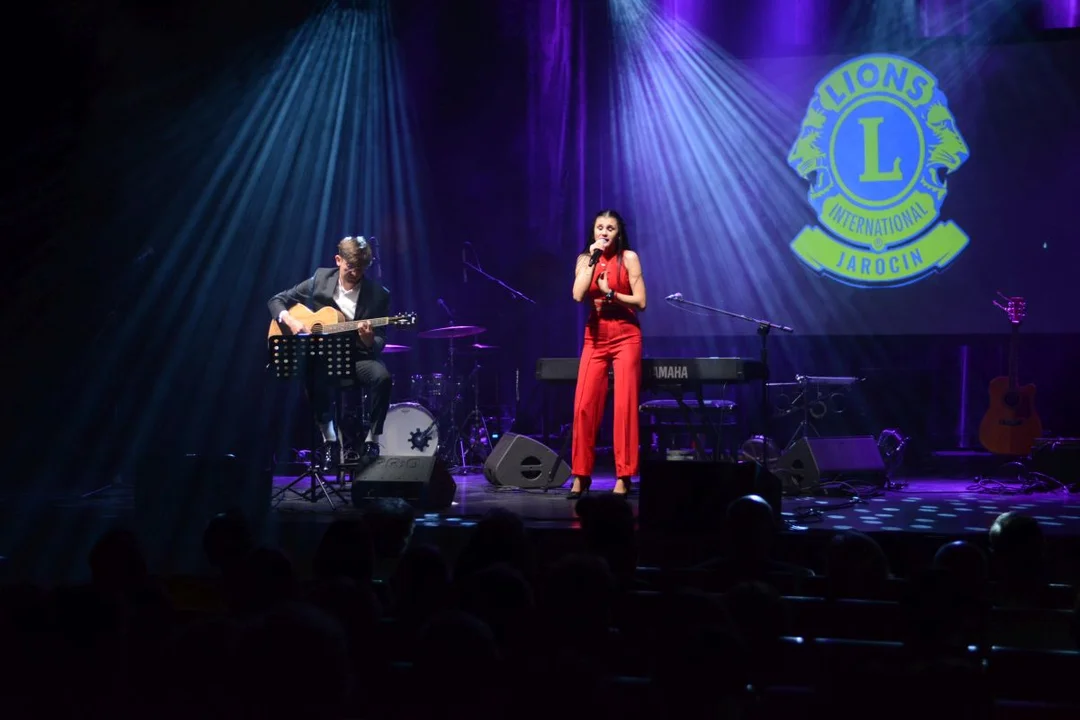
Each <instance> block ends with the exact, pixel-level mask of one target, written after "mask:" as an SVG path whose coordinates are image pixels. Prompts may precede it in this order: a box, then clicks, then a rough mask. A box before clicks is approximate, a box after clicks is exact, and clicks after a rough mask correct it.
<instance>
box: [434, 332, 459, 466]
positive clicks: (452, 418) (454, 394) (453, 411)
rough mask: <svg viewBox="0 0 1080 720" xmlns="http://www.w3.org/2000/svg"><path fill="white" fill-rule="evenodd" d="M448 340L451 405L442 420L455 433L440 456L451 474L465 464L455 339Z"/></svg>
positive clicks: (448, 375) (441, 450)
mask: <svg viewBox="0 0 1080 720" xmlns="http://www.w3.org/2000/svg"><path fill="white" fill-rule="evenodd" d="M447 340H448V341H449V342H450V345H449V352H448V357H447V364H446V368H447V373H446V375H447V389H448V390H449V392H450V403H449V405H448V406H447V407H446V408H445V409H444V410H443V414H442V418H441V419H442V420H443V421H445V422H446V424H448V425H449V426H450V427H451V428H452V429H453V432H451V433H450V435H449V436H448V437H447V438H446V439H445V440H443V441H442V443H441V444H442V447H441V448H440V450H439V455H440V457H442V459H443V461H444V462H446V464H447V465H449V466H450V467H451V472H454V471H456V470H458V469H460V468H462V467H463V466H464V464H465V463H464V458H463V457H462V453H461V449H460V448H459V447H458V445H459V442H458V440H459V438H460V437H461V434H460V432H459V431H458V423H457V408H458V390H457V387H456V385H457V377H456V375H455V369H456V367H457V361H456V360H455V350H454V338H447Z"/></svg>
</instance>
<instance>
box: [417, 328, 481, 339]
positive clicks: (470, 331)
mask: <svg viewBox="0 0 1080 720" xmlns="http://www.w3.org/2000/svg"><path fill="white" fill-rule="evenodd" d="M482 332H487V328H482V327H480V326H479V325H447V326H446V327H441V328H433V329H431V330H424V331H423V332H418V333H416V336H417V337H422V338H429V339H435V340H441V339H445V338H463V337H472V336H473V335H479V334H480V333H482Z"/></svg>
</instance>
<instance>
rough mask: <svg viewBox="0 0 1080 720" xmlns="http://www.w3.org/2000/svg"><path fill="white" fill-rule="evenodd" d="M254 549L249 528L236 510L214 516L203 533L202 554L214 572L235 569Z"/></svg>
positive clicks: (242, 516)
mask: <svg viewBox="0 0 1080 720" xmlns="http://www.w3.org/2000/svg"><path fill="white" fill-rule="evenodd" d="M254 547H255V541H254V539H253V538H252V533H251V528H250V527H249V526H248V522H247V519H246V518H245V517H244V515H243V513H241V512H240V511H238V510H228V511H226V512H223V513H219V514H218V515H215V516H214V517H213V518H212V519H211V520H210V522H209V523H208V524H207V526H206V530H205V531H204V532H203V552H204V553H205V554H206V560H207V562H209V563H210V565H211V567H213V568H214V569H216V570H227V569H229V568H232V567H235V566H236V565H237V564H238V563H239V562H240V561H241V560H243V559H244V557H246V556H247V554H248V553H250V552H251V551H252V550H253V549H254Z"/></svg>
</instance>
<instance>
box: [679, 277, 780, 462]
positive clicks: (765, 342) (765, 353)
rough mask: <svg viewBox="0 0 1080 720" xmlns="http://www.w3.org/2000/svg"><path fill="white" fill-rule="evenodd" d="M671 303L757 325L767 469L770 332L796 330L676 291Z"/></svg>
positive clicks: (763, 456)
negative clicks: (712, 305)
mask: <svg viewBox="0 0 1080 720" xmlns="http://www.w3.org/2000/svg"><path fill="white" fill-rule="evenodd" d="M664 299H665V300H667V301H668V302H669V303H671V304H673V305H676V306H681V305H688V306H690V307H694V308H697V309H699V310H705V311H706V312H710V313H713V314H715V315H727V316H728V317H733V318H736V319H738V320H744V321H746V322H749V323H754V324H755V325H757V334H758V337H759V338H761V364H762V365H763V366H764V368H765V372H764V373H763V374H762V377H761V430H762V434H763V436H764V438H765V441H764V442H763V443H762V449H761V450H762V461H763V465H764V466H765V469H766V470H767V469H768V468H769V426H770V425H771V423H770V421H769V416H770V414H771V413H770V412H769V332H770V331H772V330H779V331H780V332H786V333H790V332H795V331H794V330H793V329H792V328H789V327H788V326H786V325H780V324H778V323H774V322H771V321H769V320H761V319H759V318H752V317H750V316H749V315H743V314H741V313H736V312H731V311H730V310H722V309H720V308H714V307H709V306H708V305H702V304H700V303H696V302H691V301H689V300H686V299H685V298H683V295H682V293H674V294H672V295H668V296H667V297H666V298H664Z"/></svg>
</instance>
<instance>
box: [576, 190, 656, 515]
mask: <svg viewBox="0 0 1080 720" xmlns="http://www.w3.org/2000/svg"><path fill="white" fill-rule="evenodd" d="M585 243H586V246H585V252H583V253H582V254H581V255H578V259H577V267H576V268H575V270H574V300H576V301H577V302H587V303H588V304H589V319H588V320H587V321H586V323H585V346H584V347H583V348H582V350H581V363H580V364H579V365H578V380H577V392H576V394H575V395H574V452H573V463H572V465H573V467H572V471H573V474H574V484H573V486H572V487H571V488H570V494H569V495H568V496H567V497H568V499H570V500H576V499H577V498H579V497H581V495H582V493H586V492H588V491H589V486H590V485H591V484H592V471H593V464H594V463H595V461H596V432H597V430H599V428H600V418H601V417H603V414H604V400H605V398H606V396H607V389H608V370H609V368H611V367H612V366H614V368H615V476H616V478H617V480H616V482H615V491H614V492H615V493H616V494H618V495H626V494H627V493H629V492H630V477H631V476H632V475H634V474H636V473H637V471H638V416H637V413H638V389H639V386H640V385H641V326H640V325H639V324H638V318H637V313H638V312H640V311H642V310H644V309H645V280H644V279H643V278H642V277H641V260H640V259H638V256H637V253H635V252H634V251H633V250H631V249H630V241H629V238H628V237H627V234H626V225H625V223H623V219H622V218H621V217H620V216H619V213H617V212H615V211H614V210H605V211H603V212H601V213H600V214H598V215H597V216H596V219H595V220H594V221H593V223H592V229H591V230H590V231H589V233H588V235H587V236H586V240H585ZM596 252H599V260H598V261H597V262H596V264H595V265H592V264H591V260H592V256H593V254H594V253H596Z"/></svg>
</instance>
